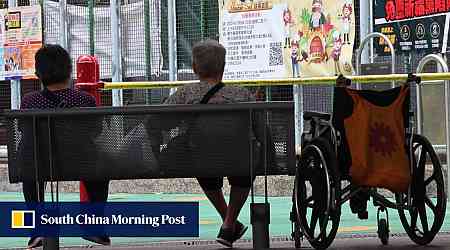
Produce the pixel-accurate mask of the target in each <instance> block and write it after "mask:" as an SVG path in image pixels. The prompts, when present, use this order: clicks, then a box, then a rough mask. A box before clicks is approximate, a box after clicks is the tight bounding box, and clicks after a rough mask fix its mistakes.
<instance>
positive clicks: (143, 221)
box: [40, 214, 189, 228]
mask: <svg viewBox="0 0 450 250" xmlns="http://www.w3.org/2000/svg"><path fill="white" fill-rule="evenodd" d="M188 220H189V219H188V218H187V216H184V215H182V216H171V215H169V214H162V215H160V216H152V215H145V214H141V215H139V216H125V215H122V214H112V215H110V216H99V215H95V214H78V215H75V216H73V215H70V214H66V215H63V216H49V215H48V214H42V215H41V217H40V224H41V225H80V226H89V225H91V226H96V225H147V226H151V227H154V228H157V227H160V226H162V225H186V224H187V223H188Z"/></svg>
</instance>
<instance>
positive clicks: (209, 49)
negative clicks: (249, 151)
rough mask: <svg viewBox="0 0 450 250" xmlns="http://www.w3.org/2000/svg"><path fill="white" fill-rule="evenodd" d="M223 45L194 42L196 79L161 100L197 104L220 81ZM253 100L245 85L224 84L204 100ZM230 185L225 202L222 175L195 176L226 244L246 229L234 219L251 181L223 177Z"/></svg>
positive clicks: (220, 240)
mask: <svg viewBox="0 0 450 250" xmlns="http://www.w3.org/2000/svg"><path fill="white" fill-rule="evenodd" d="M225 53H226V52H225V48H224V47H223V46H222V45H220V44H219V43H218V42H217V41H214V40H207V41H205V42H200V43H198V44H196V45H195V46H194V47H193V49H192V61H193V63H192V68H193V70H194V73H195V74H196V75H197V76H198V77H199V79H200V83H192V84H188V85H185V86H183V87H180V88H178V90H177V91H176V92H175V93H174V94H173V95H171V96H169V97H168V99H167V100H166V101H165V103H166V104H198V103H200V101H201V100H202V98H203V96H204V95H205V94H206V93H207V92H208V90H209V89H211V87H213V86H214V85H216V84H217V83H219V82H221V81H222V76H223V72H224V68H225ZM249 101H255V97H254V96H253V95H252V94H251V93H250V92H249V91H248V90H246V89H244V88H241V87H237V86H224V87H223V88H222V89H220V90H219V91H218V92H217V93H216V94H215V95H214V96H213V97H211V99H210V100H209V102H208V103H213V104H220V103H236V102H249ZM227 178H228V181H229V183H230V185H231V192H230V202H229V204H228V205H227V203H226V202H225V198H224V195H223V192H222V186H223V178H221V177H220V178H197V180H198V182H199V184H200V186H201V188H202V189H203V191H204V192H205V194H206V196H207V197H208V199H209V201H210V202H211V203H212V204H213V205H214V207H215V208H216V210H217V212H218V213H219V214H220V216H221V217H222V220H223V224H222V227H221V228H220V230H219V234H218V236H217V241H218V242H219V243H221V244H224V245H226V246H228V247H231V246H232V244H233V242H234V241H236V240H238V239H239V238H241V237H242V236H243V235H244V233H245V231H246V230H247V229H248V227H247V226H244V225H243V224H242V223H240V222H239V221H237V218H238V216H239V212H240V211H241V209H242V206H243V205H244V203H245V201H246V200H247V197H248V194H249V191H250V187H251V184H252V181H251V178H250V176H248V177H232V176H229V177H227Z"/></svg>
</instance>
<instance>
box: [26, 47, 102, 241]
mask: <svg viewBox="0 0 450 250" xmlns="http://www.w3.org/2000/svg"><path fill="white" fill-rule="evenodd" d="M35 68H36V75H37V76H38V78H39V80H40V81H41V83H42V85H43V86H44V90H43V91H40V92H33V93H30V94H27V95H25V96H24V98H23V99H22V103H21V107H20V108H21V109H51V108H57V107H58V108H75V107H95V106H96V103H95V99H94V98H93V97H92V96H90V95H89V94H86V93H84V92H81V91H79V90H75V89H71V88H70V87H69V86H70V84H69V83H70V76H71V74H72V61H71V59H70V55H69V53H67V51H66V50H64V48H62V47H61V46H59V45H46V46H44V47H42V48H40V49H39V50H38V51H37V53H36V55H35ZM84 184H85V187H86V190H87V193H88V196H89V200H90V201H92V202H105V201H106V200H107V198H108V184H109V183H108V181H99V182H97V181H95V182H94V181H85V182H84ZM44 186H45V183H40V185H39V193H38V190H37V188H36V183H34V182H23V194H24V197H25V201H26V202H27V203H28V202H38V201H39V199H38V198H39V197H41V201H43V197H44ZM83 238H84V239H86V240H89V241H93V242H96V243H99V244H103V245H109V244H110V239H109V237H107V236H89V237H83ZM42 244H43V238H42V237H36V236H34V237H31V239H30V240H29V242H28V248H34V247H39V246H42Z"/></svg>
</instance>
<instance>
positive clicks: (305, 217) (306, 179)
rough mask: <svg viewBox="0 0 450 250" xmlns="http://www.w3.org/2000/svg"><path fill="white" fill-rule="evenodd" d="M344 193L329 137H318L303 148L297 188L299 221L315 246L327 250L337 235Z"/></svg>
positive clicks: (295, 194) (296, 204) (295, 190)
mask: <svg viewBox="0 0 450 250" xmlns="http://www.w3.org/2000/svg"><path fill="white" fill-rule="evenodd" d="M340 195H341V193H340V180H339V176H338V171H337V159H336V156H335V153H334V150H333V149H332V148H331V145H330V144H329V143H328V142H327V141H326V140H324V139H322V138H316V139H314V140H312V141H311V143H310V144H308V145H307V146H306V147H305V148H304V149H303V151H302V154H301V157H300V161H299V164H298V167H297V173H296V178H295V187H294V200H295V201H294V204H295V206H296V214H297V220H298V222H299V223H300V227H301V229H302V231H303V233H304V235H305V236H306V238H307V239H308V241H309V243H310V244H311V246H312V247H314V248H315V249H326V248H327V247H328V246H329V245H330V244H331V243H332V242H333V240H334V238H335V236H336V233H337V230H338V227H339V220H340V211H341V210H340V209H341V208H340V204H339V199H340V197H341V196H340Z"/></svg>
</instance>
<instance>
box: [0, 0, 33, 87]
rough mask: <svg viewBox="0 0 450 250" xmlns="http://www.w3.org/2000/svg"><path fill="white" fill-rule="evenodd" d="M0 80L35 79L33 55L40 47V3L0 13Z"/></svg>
mask: <svg viewBox="0 0 450 250" xmlns="http://www.w3.org/2000/svg"><path fill="white" fill-rule="evenodd" d="M0 16H1V17H0V26H1V27H0V39H1V40H0V41H1V44H2V46H1V47H0V59H3V60H0V61H1V62H0V66H1V68H0V77H1V78H0V80H4V79H6V80H10V79H34V78H35V75H34V71H35V69H34V55H35V54H36V51H37V50H38V49H39V48H40V47H41V46H42V21H41V8H40V6H25V7H15V8H9V9H5V10H2V11H1V12H0Z"/></svg>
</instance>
